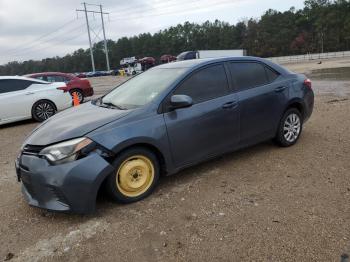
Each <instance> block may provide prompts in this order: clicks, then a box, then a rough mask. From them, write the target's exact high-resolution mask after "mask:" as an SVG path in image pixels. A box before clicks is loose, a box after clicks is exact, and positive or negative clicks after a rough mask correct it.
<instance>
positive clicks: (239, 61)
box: [227, 60, 281, 93]
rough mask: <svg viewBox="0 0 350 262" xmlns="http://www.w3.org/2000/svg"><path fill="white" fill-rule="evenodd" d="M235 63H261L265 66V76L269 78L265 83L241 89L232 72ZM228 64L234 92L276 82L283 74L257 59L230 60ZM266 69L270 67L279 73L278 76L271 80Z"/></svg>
mask: <svg viewBox="0 0 350 262" xmlns="http://www.w3.org/2000/svg"><path fill="white" fill-rule="evenodd" d="M233 63H236V64H243V63H250V64H252V63H254V64H260V65H261V66H263V67H264V72H265V77H266V79H267V82H266V83H265V84H263V85H256V86H252V87H249V88H246V89H243V90H239V86H238V83H237V81H236V79H235V78H234V76H233V74H232V72H231V70H230V64H233ZM227 66H228V69H229V73H230V76H231V82H232V86H233V89H234V93H238V92H243V91H247V90H250V89H253V88H257V87H261V86H266V85H269V84H271V83H273V82H275V81H276V79H278V78H279V77H280V76H281V73H280V72H278V71H276V70H275V69H273V68H272V67H270V66H269V65H267V64H265V63H263V62H261V61H257V60H230V61H227ZM266 69H270V70H271V71H273V72H275V73H277V74H278V77H277V78H276V79H275V80H274V81H270V79H269V77H268V75H267V72H266Z"/></svg>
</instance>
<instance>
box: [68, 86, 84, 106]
mask: <svg viewBox="0 0 350 262" xmlns="http://www.w3.org/2000/svg"><path fill="white" fill-rule="evenodd" d="M69 93H70V95H71V96H72V99H73V93H77V95H78V98H79V103H80V104H81V103H83V102H84V98H85V97H84V94H83V92H82V91H81V90H80V89H72V90H71V91H70V92H69Z"/></svg>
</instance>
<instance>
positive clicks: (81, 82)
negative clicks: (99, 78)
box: [25, 72, 94, 103]
mask: <svg viewBox="0 0 350 262" xmlns="http://www.w3.org/2000/svg"><path fill="white" fill-rule="evenodd" d="M25 76H26V77H31V78H34V79H39V80H43V81H47V82H50V83H54V82H64V83H66V85H67V87H66V91H68V92H69V93H70V94H71V95H73V93H76V94H77V95H78V98H79V101H80V103H82V102H84V98H85V97H89V96H93V94H94V90H93V88H92V87H91V84H90V82H89V80H87V79H82V78H79V77H77V76H75V75H73V74H66V73H60V72H43V73H35V74H29V75H25Z"/></svg>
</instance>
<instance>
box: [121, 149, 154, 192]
mask: <svg viewBox="0 0 350 262" xmlns="http://www.w3.org/2000/svg"><path fill="white" fill-rule="evenodd" d="M154 172H155V171H154V166H153V163H152V161H151V160H150V159H149V158H148V157H145V156H142V155H135V156H132V157H129V158H127V159H126V160H125V161H124V162H123V163H122V164H121V165H120V166H119V169H118V171H117V175H116V184H117V188H118V190H119V191H120V192H121V193H122V194H123V195H125V196H127V197H138V196H140V195H142V194H143V193H144V192H146V191H147V190H148V189H149V188H150V187H151V185H152V183H153V180H154Z"/></svg>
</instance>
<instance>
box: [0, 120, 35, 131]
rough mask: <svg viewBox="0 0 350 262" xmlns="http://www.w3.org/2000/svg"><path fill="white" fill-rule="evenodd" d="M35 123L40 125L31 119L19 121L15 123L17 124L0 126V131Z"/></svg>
mask: <svg viewBox="0 0 350 262" xmlns="http://www.w3.org/2000/svg"><path fill="white" fill-rule="evenodd" d="M35 123H37V124H40V123H38V122H36V121H34V120H33V119H27V120H21V121H17V122H13V123H8V124H3V125H0V129H2V128H10V127H17V126H22V125H27V124H35Z"/></svg>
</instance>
